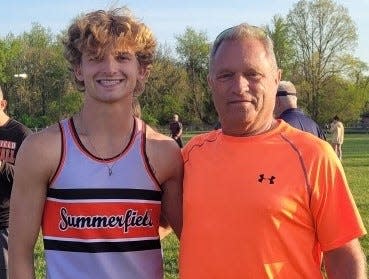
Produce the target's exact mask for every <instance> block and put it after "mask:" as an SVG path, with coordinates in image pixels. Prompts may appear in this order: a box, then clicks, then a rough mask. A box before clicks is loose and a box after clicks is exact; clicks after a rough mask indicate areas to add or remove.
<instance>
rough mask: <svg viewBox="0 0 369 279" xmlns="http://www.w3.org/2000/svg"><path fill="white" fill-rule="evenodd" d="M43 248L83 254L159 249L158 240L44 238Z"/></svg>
mask: <svg viewBox="0 0 369 279" xmlns="http://www.w3.org/2000/svg"><path fill="white" fill-rule="evenodd" d="M44 247H45V249H46V250H57V251H68V252H85V253H103V252H132V251H142V250H153V249H161V245H160V240H159V239H156V240H139V241H110V242H108V241H104V242H81V241H60V240H50V239H45V238H44Z"/></svg>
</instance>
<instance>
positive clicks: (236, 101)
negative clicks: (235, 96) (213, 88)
mask: <svg viewBox="0 0 369 279" xmlns="http://www.w3.org/2000/svg"><path fill="white" fill-rule="evenodd" d="M240 103H253V102H252V101H250V100H230V101H228V104H240Z"/></svg>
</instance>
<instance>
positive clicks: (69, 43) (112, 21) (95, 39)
mask: <svg viewBox="0 0 369 279" xmlns="http://www.w3.org/2000/svg"><path fill="white" fill-rule="evenodd" d="M63 44H64V48H65V51H64V56H65V58H66V59H67V60H68V62H69V63H70V66H71V67H70V70H71V71H72V72H73V70H74V68H75V67H76V66H78V65H80V64H81V60H82V53H84V52H87V53H89V54H92V55H94V56H97V57H102V56H103V55H104V54H105V51H106V50H107V49H109V48H114V49H116V51H117V52H120V51H125V50H127V48H129V49H131V50H133V51H134V53H135V55H136V57H137V60H138V62H139V64H140V66H141V67H143V68H144V69H145V72H146V79H144V80H143V81H141V80H137V84H136V88H135V90H134V94H135V95H136V96H138V95H139V94H141V93H142V91H143V90H144V88H145V82H146V80H147V77H148V75H149V72H150V69H151V67H152V63H153V59H154V53H155V48H156V40H155V38H154V35H153V33H152V32H151V30H150V29H149V28H148V27H147V26H146V25H145V24H144V23H142V22H140V21H138V20H137V19H136V18H134V17H133V15H132V14H131V12H130V11H129V10H128V9H127V8H126V7H123V8H117V9H113V10H108V11H104V10H98V11H94V12H91V13H88V14H85V15H82V16H80V17H77V18H76V19H75V20H74V22H73V23H72V24H71V26H70V27H69V29H68V33H67V36H66V38H65V39H64V41H63ZM74 81H75V83H76V85H77V88H78V90H80V91H84V90H85V85H84V82H83V81H80V80H78V79H77V78H76V76H75V75H74Z"/></svg>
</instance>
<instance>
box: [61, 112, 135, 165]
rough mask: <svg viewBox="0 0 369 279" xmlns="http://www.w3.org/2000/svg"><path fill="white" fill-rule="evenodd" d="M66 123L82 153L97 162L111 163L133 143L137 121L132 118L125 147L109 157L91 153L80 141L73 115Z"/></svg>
mask: <svg viewBox="0 0 369 279" xmlns="http://www.w3.org/2000/svg"><path fill="white" fill-rule="evenodd" d="M68 125H69V127H70V131H71V135H72V138H73V140H74V142H75V144H76V146H77V147H78V148H79V149H80V150H81V151H82V152H83V153H84V154H86V155H87V156H89V157H91V158H92V159H94V160H96V161H99V162H105V163H111V162H112V161H114V160H116V159H119V158H120V157H122V156H123V155H124V154H125V153H126V152H127V151H128V150H129V149H130V147H131V146H132V145H133V142H134V140H133V139H134V138H135V135H136V130H137V123H136V119H135V118H133V128H132V131H131V136H130V139H129V141H128V144H127V145H126V147H125V148H124V149H123V150H122V151H121V152H120V153H118V154H117V155H115V156H113V157H110V158H101V157H98V156H96V155H94V154H92V153H91V152H90V151H89V150H88V149H87V148H86V147H85V146H84V144H83V143H82V141H81V139H80V137H79V135H78V133H77V129H76V127H75V124H74V120H73V117H71V118H70V119H69V120H68Z"/></svg>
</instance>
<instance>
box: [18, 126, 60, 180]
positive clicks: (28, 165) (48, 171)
mask: <svg viewBox="0 0 369 279" xmlns="http://www.w3.org/2000/svg"><path fill="white" fill-rule="evenodd" d="M61 148H62V137H61V132H60V128H59V125H58V124H54V125H52V126H49V127H47V128H45V129H43V130H41V131H40V132H37V133H33V134H31V135H30V136H28V137H27V138H26V139H25V140H24V142H23V143H22V145H21V147H20V149H19V153H18V155H17V159H16V168H20V169H21V171H22V172H23V171H24V172H28V171H29V172H30V173H41V172H43V175H45V176H47V177H51V175H52V174H53V173H54V172H55V170H56V168H57V166H58V163H59V160H60V156H61Z"/></svg>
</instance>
